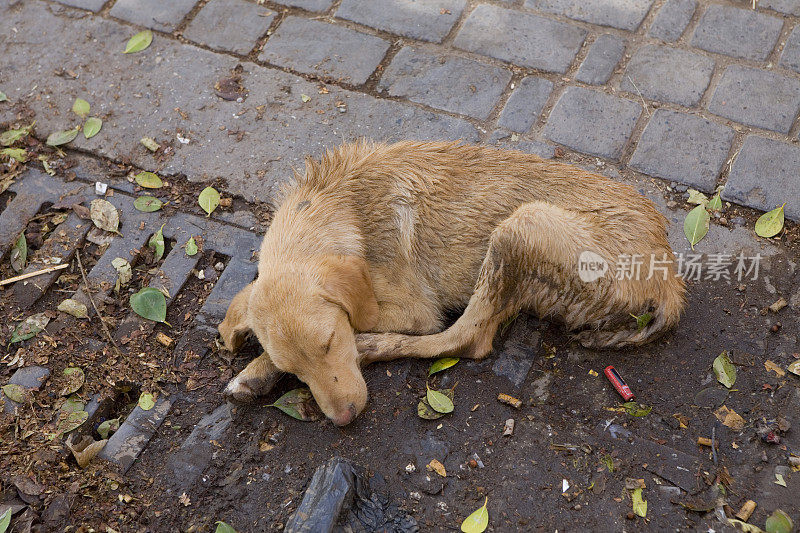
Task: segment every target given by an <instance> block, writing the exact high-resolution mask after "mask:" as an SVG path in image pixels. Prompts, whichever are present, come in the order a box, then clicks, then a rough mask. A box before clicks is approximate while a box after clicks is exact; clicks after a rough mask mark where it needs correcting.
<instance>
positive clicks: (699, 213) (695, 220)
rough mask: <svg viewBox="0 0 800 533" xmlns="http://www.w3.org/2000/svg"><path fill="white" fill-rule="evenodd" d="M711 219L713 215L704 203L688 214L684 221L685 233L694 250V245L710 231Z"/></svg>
mask: <svg viewBox="0 0 800 533" xmlns="http://www.w3.org/2000/svg"><path fill="white" fill-rule="evenodd" d="M710 221H711V217H710V216H709V214H708V211H706V208H705V206H703V205H698V206H697V207H695V208H694V209H692V210H691V211H689V214H687V215H686V219H684V221H683V233H684V235H686V238H687V239H688V240H689V244H690V245H691V246H692V250H694V245H695V244H697V243H698V242H700V241H701V240H702V239H703V237H705V236H706V234H707V233H708V225H709V222H710Z"/></svg>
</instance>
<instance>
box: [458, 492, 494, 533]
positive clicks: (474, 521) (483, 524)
mask: <svg viewBox="0 0 800 533" xmlns="http://www.w3.org/2000/svg"><path fill="white" fill-rule="evenodd" d="M488 502H489V498H488V497H487V498H486V500H484V502H483V507H481V508H480V509H478V510H476V511H475V512H473V513H472V514H471V515H469V516H468V517H467V518H465V519H464V521H463V522H461V531H463V532H464V533H483V532H484V531H486V528H487V527H489V511H488V510H487V509H486V504H487V503H488Z"/></svg>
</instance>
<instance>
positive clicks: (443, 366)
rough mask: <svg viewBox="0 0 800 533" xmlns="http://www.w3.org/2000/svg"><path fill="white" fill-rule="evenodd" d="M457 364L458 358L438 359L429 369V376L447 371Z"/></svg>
mask: <svg viewBox="0 0 800 533" xmlns="http://www.w3.org/2000/svg"><path fill="white" fill-rule="evenodd" d="M456 363H458V357H442V358H441V359H437V360H436V361H434V362H433V364H432V365H431V367H430V368H429V369H428V376H432V375H434V374H436V373H437V372H441V371H442V370H447V369H448V368H450V367H451V366H453V365H455V364H456Z"/></svg>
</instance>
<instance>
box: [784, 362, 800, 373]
mask: <svg viewBox="0 0 800 533" xmlns="http://www.w3.org/2000/svg"><path fill="white" fill-rule="evenodd" d="M786 370H788V371H789V372H791V373H792V374H795V375H796V376H800V359H798V360H797V361H795V362H794V363H792V364H790V365H789V366H787V367H786Z"/></svg>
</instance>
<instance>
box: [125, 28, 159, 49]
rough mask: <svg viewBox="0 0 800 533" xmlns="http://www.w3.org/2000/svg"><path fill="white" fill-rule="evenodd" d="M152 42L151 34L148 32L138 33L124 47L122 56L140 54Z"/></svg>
mask: <svg viewBox="0 0 800 533" xmlns="http://www.w3.org/2000/svg"><path fill="white" fill-rule="evenodd" d="M152 42H153V32H152V31H150V30H144V31H140V32H139V33H137V34H136V35H134V36H133V37H131V38H130V39H129V40H128V44H126V45H125V51H124V52H123V53H124V54H133V53H135V52H141V51H142V50H144V49H145V48H147V47H148V46H150V43H152Z"/></svg>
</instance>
